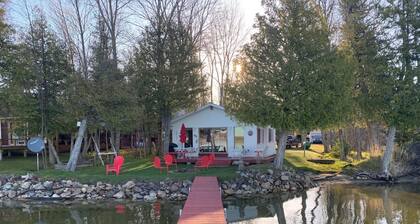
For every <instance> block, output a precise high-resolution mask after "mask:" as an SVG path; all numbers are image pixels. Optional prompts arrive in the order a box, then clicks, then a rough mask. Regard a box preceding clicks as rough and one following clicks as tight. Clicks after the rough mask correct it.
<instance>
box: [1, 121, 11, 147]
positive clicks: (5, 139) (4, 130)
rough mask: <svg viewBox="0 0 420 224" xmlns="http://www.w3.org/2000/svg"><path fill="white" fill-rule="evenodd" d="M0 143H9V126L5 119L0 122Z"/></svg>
mask: <svg viewBox="0 0 420 224" xmlns="http://www.w3.org/2000/svg"><path fill="white" fill-rule="evenodd" d="M0 137H1V144H2V145H9V128H8V125H7V121H2V122H1V136H0Z"/></svg>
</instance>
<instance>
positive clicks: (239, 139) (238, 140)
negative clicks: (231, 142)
mask: <svg viewBox="0 0 420 224" xmlns="http://www.w3.org/2000/svg"><path fill="white" fill-rule="evenodd" d="M243 148H244V128H243V127H236V128H235V149H236V150H241V149H243Z"/></svg>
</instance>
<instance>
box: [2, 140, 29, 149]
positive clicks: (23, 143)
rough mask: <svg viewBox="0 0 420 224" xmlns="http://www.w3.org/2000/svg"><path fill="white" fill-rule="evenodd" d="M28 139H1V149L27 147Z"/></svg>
mask: <svg viewBox="0 0 420 224" xmlns="http://www.w3.org/2000/svg"><path fill="white" fill-rule="evenodd" d="M26 142H27V140H26V138H11V139H7V141H5V139H0V147H11V146H26Z"/></svg>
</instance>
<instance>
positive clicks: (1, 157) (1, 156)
mask: <svg viewBox="0 0 420 224" xmlns="http://www.w3.org/2000/svg"><path fill="white" fill-rule="evenodd" d="M1 160H3V149H0V161H1Z"/></svg>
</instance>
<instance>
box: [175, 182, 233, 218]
mask: <svg viewBox="0 0 420 224" xmlns="http://www.w3.org/2000/svg"><path fill="white" fill-rule="evenodd" d="M178 223H179V224H190V223H191V224H207V223H208V224H222V223H223V224H225V223H226V217H225V212H224V209H223V204H222V196H221V192H220V188H219V184H218V182H217V178H216V177H195V179H194V182H193V184H192V186H191V189H190V193H189V195H188V199H187V201H186V202H185V205H184V209H183V210H182V213H181V217H180V218H179V220H178Z"/></svg>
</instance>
